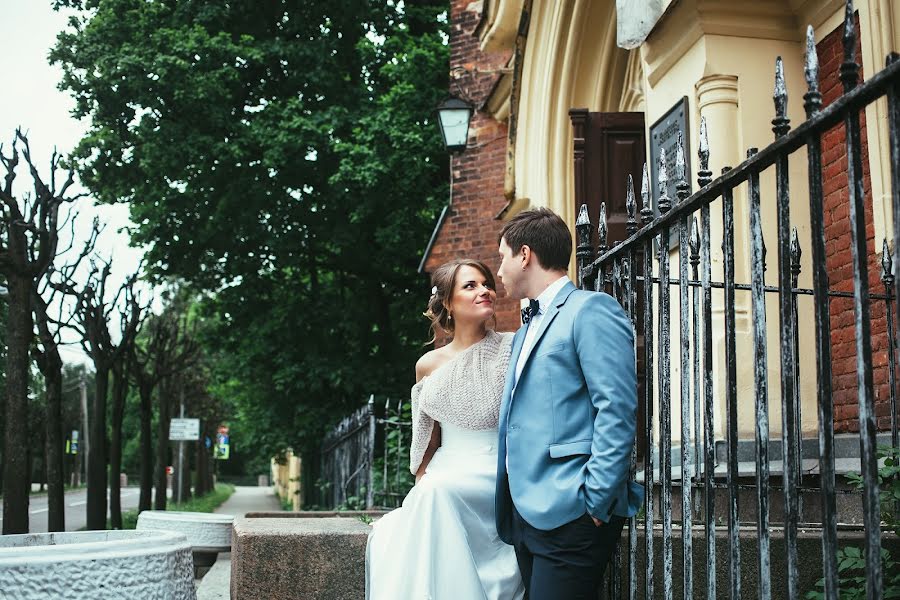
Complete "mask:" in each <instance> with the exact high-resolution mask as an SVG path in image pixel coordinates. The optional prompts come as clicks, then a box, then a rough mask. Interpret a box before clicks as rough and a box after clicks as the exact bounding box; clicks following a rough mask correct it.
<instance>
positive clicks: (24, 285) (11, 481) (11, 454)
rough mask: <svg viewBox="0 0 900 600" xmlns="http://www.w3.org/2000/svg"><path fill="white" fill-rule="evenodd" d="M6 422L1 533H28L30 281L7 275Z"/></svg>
mask: <svg viewBox="0 0 900 600" xmlns="http://www.w3.org/2000/svg"><path fill="white" fill-rule="evenodd" d="M7 289H8V290H9V296H8V298H7V301H8V306H9V313H8V320H7V323H6V336H7V338H6V346H7V354H6V415H5V416H6V423H5V436H4V439H3V483H4V489H3V534H4V535H5V534H9V533H28V494H29V492H30V491H31V473H29V472H28V445H29V444H28V367H29V365H30V364H31V357H30V356H29V347H30V346H31V337H32V334H33V327H34V323H33V322H32V317H31V282H30V280H28V279H22V278H20V277H8V278H7Z"/></svg>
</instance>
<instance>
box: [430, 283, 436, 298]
mask: <svg viewBox="0 0 900 600" xmlns="http://www.w3.org/2000/svg"><path fill="white" fill-rule="evenodd" d="M435 294H437V286H436V285H433V286H431V295H432V296H434V295H435Z"/></svg>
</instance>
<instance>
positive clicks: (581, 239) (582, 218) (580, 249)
mask: <svg viewBox="0 0 900 600" xmlns="http://www.w3.org/2000/svg"><path fill="white" fill-rule="evenodd" d="M575 236H576V238H577V240H578V245H577V246H576V249H575V256H576V258H577V259H578V280H579V281H578V284H579V285H583V282H584V277H585V273H584V271H585V268H586V267H587V265H588V264H589V263H590V262H591V258H593V254H594V252H593V248H591V218H590V216H589V215H588V208H587V204H582V205H581V209H580V210H579V211H578V219H576V220H575Z"/></svg>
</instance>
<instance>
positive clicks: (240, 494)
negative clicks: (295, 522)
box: [197, 486, 281, 600]
mask: <svg viewBox="0 0 900 600" xmlns="http://www.w3.org/2000/svg"><path fill="white" fill-rule="evenodd" d="M273 510H274V511H278V510H281V503H280V502H279V501H278V498H276V497H275V492H273V491H272V488H271V487H251V486H237V487H235V488H234V493H233V494H232V495H231V498H229V499H228V500H226V501H225V503H224V504H223V505H222V506H220V507H219V508H217V509H216V510H215V511H214V512H216V513H218V514H226V515H234V516H235V517H243V516H244V515H245V514H247V513H248V512H256V511H273ZM230 583H231V553H230V552H223V553H221V554H219V558H218V559H216V564H214V565H213V566H212V568H211V569H210V570H209V572H208V573H207V574H206V575H205V576H204V577H203V579H201V580H200V586H199V587H198V588H197V600H229V597H230V591H229V587H230Z"/></svg>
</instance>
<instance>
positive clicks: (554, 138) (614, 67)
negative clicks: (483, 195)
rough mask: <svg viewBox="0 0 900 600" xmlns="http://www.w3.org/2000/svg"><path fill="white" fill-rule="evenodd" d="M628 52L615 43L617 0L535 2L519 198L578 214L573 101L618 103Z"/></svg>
mask: <svg viewBox="0 0 900 600" xmlns="http://www.w3.org/2000/svg"><path fill="white" fill-rule="evenodd" d="M629 59H630V57H629V52H628V51H626V50H623V49H621V48H619V47H617V46H616V6H615V0H574V1H571V2H539V1H535V2H534V4H533V5H532V15H531V26H530V29H529V34H528V42H527V47H526V51H525V58H524V61H523V65H522V90H521V98H520V101H519V113H518V131H517V139H516V149H515V181H516V190H515V195H516V197H517V198H528V199H529V204H530V205H531V206H547V207H549V208H551V209H552V210H554V211H555V212H557V213H558V214H559V215H561V216H562V217H563V219H565V220H566V222H567V223H574V222H575V213H574V208H573V206H574V180H573V174H572V163H571V148H572V144H573V138H572V126H571V123H570V121H569V115H568V113H569V109H570V108H572V107H586V108H588V109H589V110H591V111H605V112H616V111H618V110H619V107H620V103H621V98H622V96H623V91H624V86H625V81H626V73H627V72H628V63H629ZM638 62H640V61H639V59H638ZM633 70H634V69H632V71H633ZM633 77H637V78H638V80H640V78H641V77H642V76H641V75H640V74H638V75H633ZM523 204H524V203H523ZM509 216H511V215H509Z"/></svg>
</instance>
